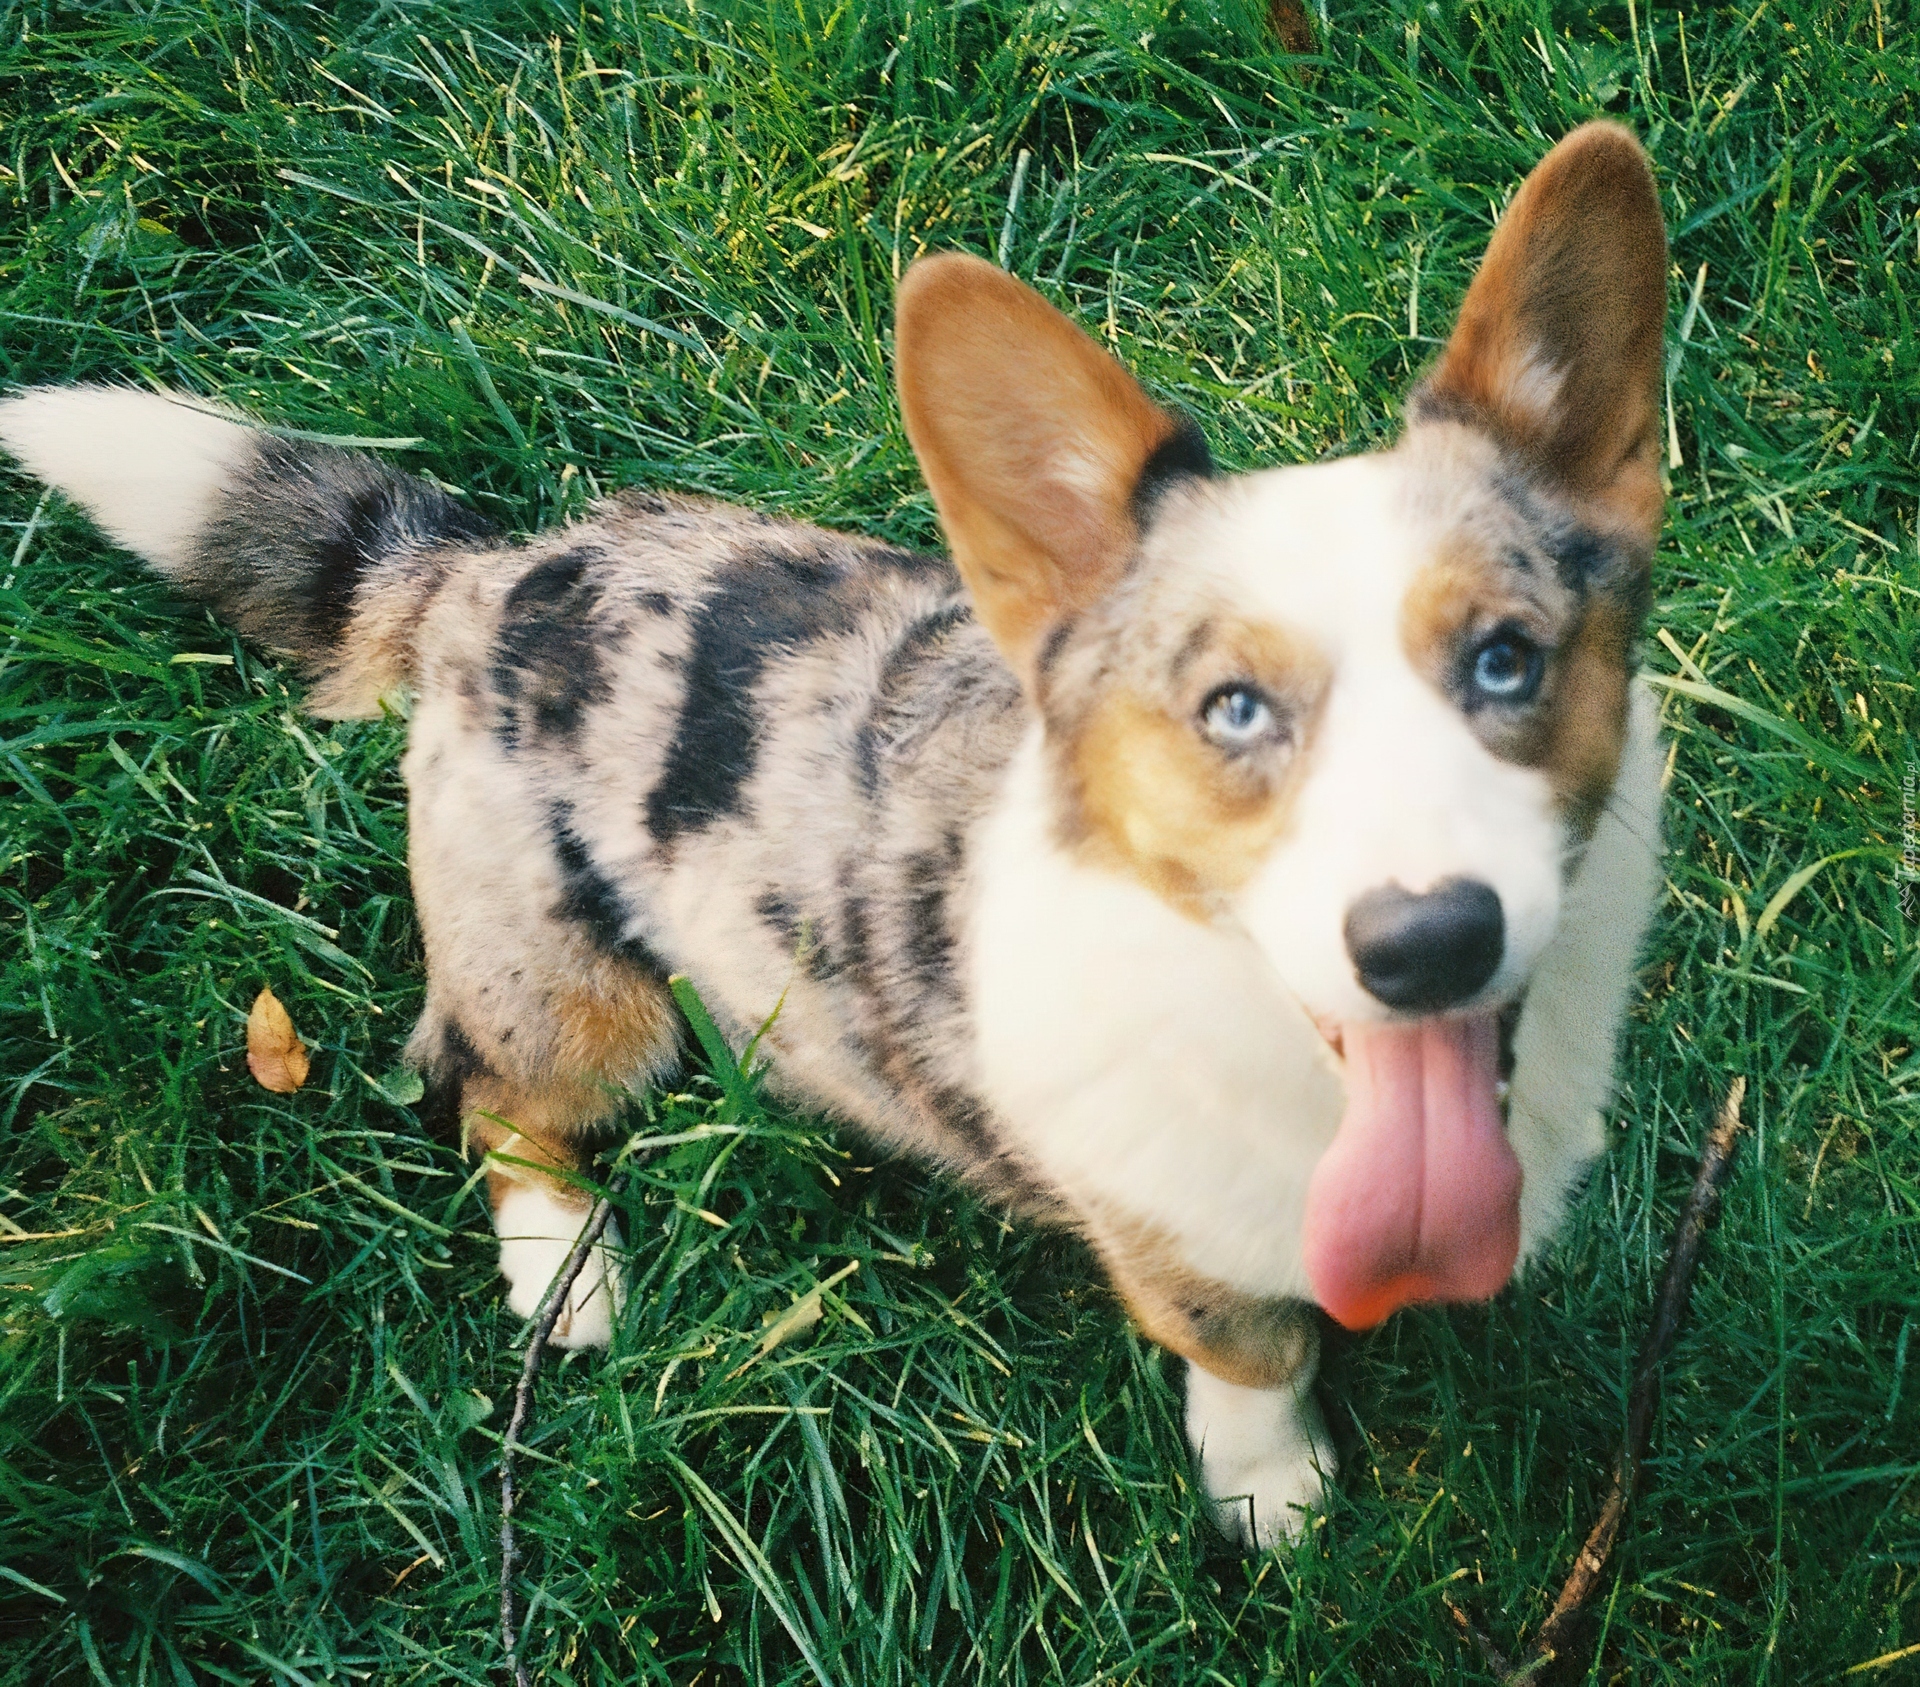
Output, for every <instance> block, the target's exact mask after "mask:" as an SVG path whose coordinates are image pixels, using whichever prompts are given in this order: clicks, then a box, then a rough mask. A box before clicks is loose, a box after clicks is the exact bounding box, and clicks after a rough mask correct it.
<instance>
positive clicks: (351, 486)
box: [182, 434, 496, 663]
mask: <svg viewBox="0 0 1920 1687" xmlns="http://www.w3.org/2000/svg"><path fill="white" fill-rule="evenodd" d="M495 534H496V530H495V528H494V526H493V524H492V523H491V522H489V521H488V520H487V519H486V518H485V517H484V516H482V515H480V514H479V513H478V512H476V511H474V510H470V509H468V508H467V506H466V505H465V504H462V503H459V502H458V501H456V500H455V499H453V498H450V497H448V496H447V494H446V493H444V492H442V491H441V490H440V489H439V488H438V487H436V486H430V485H429V484H428V483H427V482H426V481H424V480H419V479H416V478H415V477H414V476H412V475H406V474H401V473H399V472H398V471H397V470H394V469H390V468H388V467H387V466H386V464H384V463H382V462H380V461H379V460H378V459H376V458H374V457H369V456H367V455H366V454H364V453H362V452H358V451H339V450H335V449H334V448H333V447H332V446H328V445H315V444H312V443H311V442H309V441H306V440H296V439H282V438H280V437H279V436H278V435H276V434H262V435H260V436H259V438H258V441H257V443H256V445H255V454H254V458H253V460H252V462H251V463H250V464H248V466H247V467H246V468H245V470H243V471H242V472H241V474H240V475H239V476H238V478H237V479H236V480H235V482H234V484H233V486H232V487H231V488H229V490H228V491H227V494H226V496H225V497H224V498H223V499H222V500H221V502H220V505H219V508H218V509H217V510H216V511H215V513H214V516H213V518H212V520H211V521H210V522H209V523H208V525H207V527H206V529H205V530H204V531H203V532H202V533H201V535H200V537H199V539H198V541H197V543H196V545H195V553H196V554H195V560H194V563H193V565H192V566H191V568H190V570H189V572H188V574H187V577H186V578H185V579H184V580H183V581H182V584H183V585H184V586H186V587H187V589H188V590H190V591H192V592H193V593H194V594H195V595H196V596H198V597H201V598H204V599H207V600H209V601H211V602H212V603H213V604H214V605H215V606H216V607H217V608H218V609H219V610H220V611H221V613H222V614H224V615H226V616H228V617H229V618H230V619H232V620H233V621H234V622H235V623H236V624H237V625H238V626H239V627H240V629H241V630H242V631H243V632H245V633H248V634H249V635H251V636H252V637H255V638H258V639H260V640H262V641H263V642H265V643H268V644H272V645H275V646H277V647H279V648H280V649H283V650H289V651H291V652H293V654H294V655H295V656H298V657H301V658H304V659H305V660H306V661H308V662H309V663H316V662H320V661H323V660H324V659H325V658H326V657H327V656H328V655H329V654H330V653H331V652H332V650H333V647H334V646H335V645H336V644H337V643H338V642H339V640H340V636H341V634H342V633H344V632H345V631H346V627H347V622H348V621H349V620H350V619H351V617H352V615H353V604H354V598H355V596H356V594H357V593H358V591H359V587H360V582H361V580H362V578H363V577H364V576H365V575H366V573H367V571H368V570H369V569H371V568H375V567H378V566H379V565H380V564H381V563H382V562H384V561H385V560H386V559H387V558H389V557H391V556H394V555H395V554H397V553H398V552H401V551H404V550H408V549H410V548H413V547H416V546H421V545H429V544H440V543H447V542H461V543H471V542H478V541H483V540H487V539H491V538H493V537H495Z"/></svg>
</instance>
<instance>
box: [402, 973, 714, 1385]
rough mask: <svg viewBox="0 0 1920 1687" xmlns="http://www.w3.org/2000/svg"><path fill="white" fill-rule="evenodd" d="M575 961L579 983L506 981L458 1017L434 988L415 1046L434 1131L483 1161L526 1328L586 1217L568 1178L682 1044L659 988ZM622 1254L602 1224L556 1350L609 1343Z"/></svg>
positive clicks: (588, 1210)
mask: <svg viewBox="0 0 1920 1687" xmlns="http://www.w3.org/2000/svg"><path fill="white" fill-rule="evenodd" d="M570 958H571V959H572V960H574V962H575V965H576V970H575V971H574V972H573V974H572V976H570V977H569V978H567V979H566V981H565V982H564V984H562V983H560V982H559V981H554V980H550V981H547V984H548V987H546V988H542V987H541V984H542V981H541V980H540V979H538V978H536V977H534V976H533V975H532V973H531V971H530V969H526V968H520V969H510V970H509V972H508V973H506V974H502V975H500V977H499V978H498V979H497V980H496V981H495V982H496V983H498V984H499V985H500V986H501V987H500V988H494V987H492V986H491V985H490V986H489V988H488V991H487V994H486V995H485V996H484V997H479V998H474V997H472V996H471V994H470V999H469V1000H468V1001H467V1002H465V1003H464V1004H462V1005H461V1006H455V1005H453V1004H452V1003H450V1002H449V1000H448V998H447V992H446V991H445V990H441V991H439V992H438V993H435V991H434V989H433V988H432V987H430V992H429V1001H428V1008H427V1012H426V1014H425V1015H424V1016H423V1017H422V1018H421V1021H420V1026H419V1028H418V1029H417V1030H416V1031H415V1033H414V1039H413V1043H412V1047H411V1052H412V1055H413V1058H414V1060H415V1061H416V1062H417V1064H418V1065H419V1066H420V1067H421V1068H422V1069H423V1070H424V1071H425V1073H426V1075H427V1086H428V1087H427V1098H426V1106H425V1109H424V1111H425V1112H426V1114H427V1116H428V1119H429V1122H430V1123H431V1124H433V1125H434V1126H436V1127H437V1128H438V1129H439V1130H440V1131H441V1132H442V1133H443V1134H446V1135H455V1134H457V1135H458V1137H459V1139H460V1141H461V1143H462V1145H463V1146H464V1147H466V1148H467V1150H468V1151H469V1152H471V1153H474V1154H485V1155H487V1156H489V1161H488V1166H487V1192H488V1195H489V1197H490V1198H491V1201H492V1205H493V1222H494V1229H495V1231H496V1232H497V1233H498V1234H499V1237H500V1271H501V1274H502V1275H503V1276H504V1277H505V1278H506V1280H507V1305H508V1307H509V1308H510V1309H511V1310H512V1311H513V1312H514V1313H516V1314H517V1315H518V1316H520V1317H522V1318H530V1317H532V1316H533V1314H534V1312H535V1311H536V1310H537V1309H538V1307H539V1305H540V1303H541V1301H542V1300H544V1299H545V1297H546V1293H547V1290H548V1289H549V1287H551V1285H552V1283H553V1279H554V1276H555V1274H556V1273H557V1272H558V1271H559V1269H560V1267H561V1265H562V1263H563V1262H564V1261H565V1259H566V1257H567V1255H568V1254H569V1253H571V1252H572V1251H573V1245H574V1243H575V1242H576V1241H577V1240H578V1238H579V1235H580V1232H581V1230H582V1229H583V1228H584V1227H585V1226H586V1224H587V1222H588V1220H589V1218H590V1217H591V1215H592V1200H591V1197H590V1196H589V1195H588V1194H587V1193H586V1192H585V1191H584V1190H583V1189H581V1188H580V1187H579V1185H578V1183H577V1182H576V1181H575V1180H574V1176H573V1174H577V1173H579V1172H580V1171H582V1170H583V1169H584V1168H585V1167H586V1166H587V1165H588V1164H589V1163H590V1162H591V1160H592V1157H593V1153H594V1150H595V1148H596V1147H598V1146H599V1145H600V1144H601V1143H603V1142H604V1141H605V1140H606V1136H607V1132H608V1130H609V1129H610V1127H611V1126H612V1125H613V1124H614V1123H615V1122H616V1120H617V1117H618V1114H619V1111H620V1107H621V1104H622V1102H623V1100H624V1097H625V1094H626V1088H627V1086H629V1085H636V1084H640V1083H644V1082H645V1081H646V1080H647V1078H648V1077H650V1076H651V1075H653V1074H654V1073H656V1072H658V1071H659V1070H660V1069H661V1068H662V1067H663V1066H664V1065H666V1064H667V1063H668V1062H669V1061H671V1059H672V1058H673V1055H674V1051H675V1047H676V1043H677V1021H676V1020H675V1018H674V1010H673V1001H672V997H671V996H670V995H669V994H668V993H667V989H666V986H665V985H664V984H662V983H659V982H658V981H657V980H654V979H653V978H651V977H649V976H647V975H645V974H644V973H641V972H639V971H638V970H636V969H631V968H626V967H621V966H619V965H617V964H616V963H611V962H608V961H606V960H604V959H595V958H592V957H586V956H574V957H570ZM516 973H517V975H518V976H517V979H516V978H515V977H514V974H516ZM438 983H439V980H438V978H436V980H435V984H436V985H437V984H438ZM509 984H512V985H513V986H514V991H513V993H512V994H508V993H507V988H506V987H507V986H508V985H509ZM503 995H506V996H507V999H506V1000H505V1001H503V1000H502V997H503ZM503 1007H511V1008H513V1009H514V1010H515V1011H513V1012H512V1013H502V1011H501V1010H502V1008H503ZM619 1248H620V1232H619V1229H618V1227H617V1226H615V1225H613V1224H609V1225H608V1227H607V1230H606V1232H605V1235H604V1238H603V1240H602V1241H601V1242H599V1243H598V1244H596V1246H595V1247H594V1250H593V1252H592V1254H591V1255H590V1256H589V1258H588V1260H587V1263H586V1265H585V1267H584V1268H583V1269H582V1271H581V1273H580V1275H579V1277H578V1278H576V1279H575V1282H574V1286H573V1289H572V1291H571V1292H570V1294H569V1296H568V1300H567V1304H566V1306H565V1307H564V1308H563V1309H562V1311H561V1314H560V1317H559V1319H558V1320H557V1321H556V1322H555V1324H554V1327H553V1333H552V1335H551V1337H550V1338H549V1339H550V1340H551V1341H552V1342H553V1344H554V1345H555V1346H558V1347H603V1346H605V1345H606V1343H607V1341H608V1340H609V1339H610V1337H611V1336H612V1333H613V1318H614V1314H615V1313H617V1312H618V1311H619V1308H620V1288H619V1278H618V1274H617V1270H616V1267H615V1261H616V1259H617V1256H618V1252H619Z"/></svg>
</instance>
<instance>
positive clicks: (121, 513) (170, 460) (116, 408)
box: [0, 387, 255, 574]
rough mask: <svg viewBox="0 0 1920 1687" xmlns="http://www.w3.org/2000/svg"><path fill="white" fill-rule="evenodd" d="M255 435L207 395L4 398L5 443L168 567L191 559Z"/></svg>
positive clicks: (1, 436)
mask: <svg viewBox="0 0 1920 1687" xmlns="http://www.w3.org/2000/svg"><path fill="white" fill-rule="evenodd" d="M254 438H255V434H254V430H252V429H251V428H249V427H247V426H246V425H245V424H244V423H243V422H239V421H234V420H231V419H230V418H228V417H226V416H224V415H221V414H219V413H218V412H216V411H214V410H212V409H210V408H209V407H208V406H206V405H205V404H204V403H203V402H202V401H200V400H197V399H190V398H186V397H184V396H176V395H173V394H168V393H156V392H140V391H136V390H135V389H133V388H130V387H30V388H28V389H27V390H26V391H24V392H17V393H14V394H12V395H11V396H10V397H8V398H5V399H0V445H3V446H5V447H6V449H7V450H8V451H10V452H12V453H13V455H14V456H15V457H17V458H19V460H20V462H21V464H22V465H23V466H24V467H25V468H27V469H28V470H29V471H30V472H31V473H33V474H35V475H37V476H39V478H40V479H42V480H44V481H46V482H48V484H50V485H52V486H55V487H57V488H59V490H60V491H62V492H64V493H65V494H66V495H67V496H68V497H69V498H71V499H72V500H73V501H74V502H75V503H77V504H79V505H80V506H81V507H82V508H84V509H85V510H86V512H87V513H88V514H89V515H90V516H92V517H93V519H94V521H95V522H96V523H97V524H98V525H99V527H100V528H101V530H102V531H103V532H105V533H106V534H107V535H108V536H109V537H110V538H112V539H113V540H114V541H115V542H116V543H118V544H121V545H124V546H126V548H127V549H128V550H130V551H132V552H134V553H135V554H136V555H138V556H140V557H143V558H144V559H145V560H146V561H148V562H150V563H152V564H153V566H154V567H155V568H157V569H159V570H160V571H161V573H163V574H174V573H178V572H179V571H180V570H181V569H183V568H184V567H185V566H186V565H187V564H188V562H189V561H190V560H191V559H192V555H193V544H194V539H195V537H196V536H197V535H198V534H199V533H200V532H201V531H202V530H203V529H204V528H205V527H206V525H207V523H208V521H209V520H210V519H211V517H212V515H213V511H214V509H215V508H216V506H217V505H218V503H219V499H220V494H221V493H222V492H223V491H225V490H226V488H227V487H228V486H230V485H231V484H232V482H233V479H234V477H235V474H236V472H237V471H238V469H239V467H240V465H241V464H243V463H244V462H245V461H246V460H247V457H248V456H249V455H250V453H251V452H252V450H253V441H254Z"/></svg>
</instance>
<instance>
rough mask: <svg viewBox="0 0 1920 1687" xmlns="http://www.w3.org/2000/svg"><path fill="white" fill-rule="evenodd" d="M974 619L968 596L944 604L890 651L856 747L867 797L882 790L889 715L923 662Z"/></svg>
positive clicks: (910, 630)
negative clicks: (882, 763) (883, 759)
mask: <svg viewBox="0 0 1920 1687" xmlns="http://www.w3.org/2000/svg"><path fill="white" fill-rule="evenodd" d="M972 619H973V606H972V605H971V604H970V603H968V602H966V600H965V599H957V600H956V601H954V602H952V603H948V604H943V605H942V606H941V607H940V608H938V609H936V610H934V611H933V612H932V613H931V614H928V615H923V616H921V618H920V619H919V620H918V621H915V622H914V623H913V624H912V625H911V626H910V627H908V628H907V629H906V631H905V632H904V633H902V634H901V636H900V641H899V642H898V643H897V644H896V645H894V647H893V649H892V650H890V651H888V652H887V660H886V663H885V665H884V666H883V667H882V668H881V670H880V683H879V684H878V685H877V686H875V687H874V695H873V703H872V706H871V707H870V708H869V709H868V710H867V718H866V719H865V720H863V721H862V722H861V723H860V731H859V733H858V735H857V736H856V738H855V740H854V746H853V754H854V765H855V768H856V769H857V771H858V773H859V775H860V789H861V790H862V792H864V793H865V794H866V795H867V796H869V797H871V796H874V795H876V794H877V793H878V792H879V789H880V760H881V756H882V754H883V752H884V750H885V748H886V745H887V742H888V739H889V732H888V725H889V717H890V716H891V715H892V714H893V712H894V710H895V709H896V707H897V706H898V704H899V700H900V694H901V692H902V691H903V690H905V689H906V687H907V686H908V685H909V684H910V683H911V682H912V680H913V677H914V676H915V675H916V674H917V673H918V672H919V671H920V668H921V666H922V664H924V663H925V662H926V661H928V660H929V659H930V658H932V657H934V656H936V655H938V654H939V653H940V651H941V650H943V649H944V648H945V646H946V642H947V637H948V635H949V634H950V633H952V631H953V630H954V628H956V627H964V626H966V625H967V624H968V623H969V622H970V621H972Z"/></svg>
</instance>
